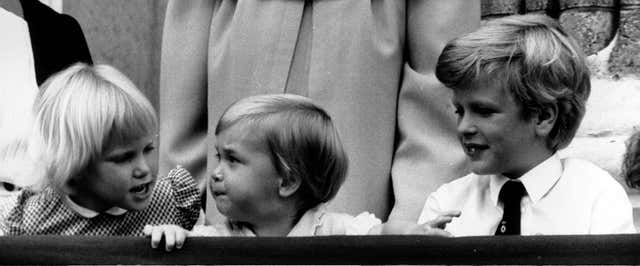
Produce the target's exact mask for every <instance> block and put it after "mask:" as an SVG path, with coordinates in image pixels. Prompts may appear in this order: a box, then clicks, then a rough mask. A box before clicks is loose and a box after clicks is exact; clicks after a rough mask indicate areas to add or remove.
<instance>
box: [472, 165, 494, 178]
mask: <svg viewBox="0 0 640 266" xmlns="http://www.w3.org/2000/svg"><path fill="white" fill-rule="evenodd" d="M471 172H472V173H474V174H476V175H491V174H494V173H495V171H493V169H489V168H487V167H485V166H484V165H475V164H473V163H472V164H471Z"/></svg>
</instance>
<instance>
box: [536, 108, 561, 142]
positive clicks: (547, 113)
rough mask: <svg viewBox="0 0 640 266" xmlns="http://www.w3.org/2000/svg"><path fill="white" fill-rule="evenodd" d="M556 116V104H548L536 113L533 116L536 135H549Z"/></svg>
mask: <svg viewBox="0 0 640 266" xmlns="http://www.w3.org/2000/svg"><path fill="white" fill-rule="evenodd" d="M557 118H558V106H557V105H556V104H552V105H548V106H546V107H544V108H542V110H540V112H539V113H538V114H537V116H536V117H535V118H534V119H535V122H536V125H535V128H536V135H538V136H541V137H547V136H549V133H551V130H552V129H553V126H554V125H555V124H556V119H557Z"/></svg>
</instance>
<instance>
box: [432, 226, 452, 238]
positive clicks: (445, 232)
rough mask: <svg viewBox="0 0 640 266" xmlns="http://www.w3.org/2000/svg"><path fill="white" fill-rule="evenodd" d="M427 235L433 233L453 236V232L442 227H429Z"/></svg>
mask: <svg viewBox="0 0 640 266" xmlns="http://www.w3.org/2000/svg"><path fill="white" fill-rule="evenodd" d="M425 234H426V235H432V236H442V237H452V236H453V235H451V233H449V232H447V231H445V230H443V229H440V228H429V229H428V230H427V231H426V232H425Z"/></svg>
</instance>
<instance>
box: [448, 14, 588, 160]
mask: <svg viewBox="0 0 640 266" xmlns="http://www.w3.org/2000/svg"><path fill="white" fill-rule="evenodd" d="M436 76H437V78H438V79H439V80H440V81H441V82H442V83H443V84H444V85H445V86H447V87H449V88H451V89H453V90H464V89H467V88H469V87H471V86H472V84H474V83H476V82H477V81H479V80H481V79H490V78H491V79H494V80H496V82H501V85H502V88H504V89H506V90H507V91H509V92H510V93H511V95H512V96H513V97H514V99H515V101H516V102H517V103H519V104H520V107H521V110H522V111H521V115H522V118H523V119H527V120H528V119H530V118H531V117H532V116H533V115H534V114H539V113H540V112H541V111H542V110H544V109H545V108H548V107H551V106H553V105H556V106H557V108H558V109H557V111H558V115H557V119H556V122H555V124H554V127H553V129H552V130H551V132H550V133H549V136H548V138H547V146H548V148H550V149H552V150H558V149H561V148H564V147H566V146H567V145H569V143H570V142H571V140H572V139H573V137H574V135H575V133H576V131H577V129H578V126H579V125H580V122H581V120H582V117H583V116H584V112H585V102H586V100H587V98H588V97H589V93H590V90H591V83H590V80H589V69H588V68H587V66H586V64H585V61H584V55H583V53H582V51H581V48H580V47H579V46H578V45H577V43H576V41H575V40H574V39H573V38H572V37H571V36H570V35H569V34H567V32H565V31H564V30H563V29H562V27H561V26H560V24H559V23H558V22H557V21H556V20H554V19H552V18H550V17H547V16H545V15H513V16H508V17H503V18H499V19H495V20H492V21H489V22H488V23H487V24H486V25H485V26H483V27H481V28H480V29H478V30H477V31H475V32H472V33H469V34H466V35H463V36H461V37H458V38H455V39H453V40H451V41H449V42H448V43H447V45H446V46H445V48H444V50H443V52H442V54H441V55H440V58H439V59H438V63H437V66H436Z"/></svg>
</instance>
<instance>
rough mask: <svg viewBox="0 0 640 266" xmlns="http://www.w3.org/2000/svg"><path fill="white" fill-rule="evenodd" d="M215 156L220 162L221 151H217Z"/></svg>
mask: <svg viewBox="0 0 640 266" xmlns="http://www.w3.org/2000/svg"><path fill="white" fill-rule="evenodd" d="M215 157H216V161H218V162H219V161H220V153H217V152H216V155H215Z"/></svg>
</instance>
